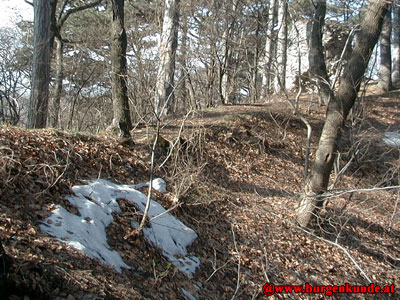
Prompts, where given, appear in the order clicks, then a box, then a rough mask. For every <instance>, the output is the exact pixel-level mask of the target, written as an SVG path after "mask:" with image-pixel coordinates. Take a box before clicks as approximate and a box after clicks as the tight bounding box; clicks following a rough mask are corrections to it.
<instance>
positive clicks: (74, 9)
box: [57, 0, 103, 28]
mask: <svg viewBox="0 0 400 300" xmlns="http://www.w3.org/2000/svg"><path fill="white" fill-rule="evenodd" d="M102 1H103V0H96V1H94V2H92V3H88V4H85V5H82V6H78V7H74V8H71V9H69V10H67V11H66V13H65V15H63V16H62V17H61V19H59V20H58V23H57V26H59V28H61V27H62V26H63V24H64V23H65V21H66V20H67V19H68V18H69V16H70V15H71V14H74V13H76V12H78V11H82V10H85V9H88V8H92V7H96V6H97V5H99V4H100V3H101V2H102Z"/></svg>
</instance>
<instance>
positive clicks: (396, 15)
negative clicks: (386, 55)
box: [392, 0, 400, 88]
mask: <svg viewBox="0 0 400 300" xmlns="http://www.w3.org/2000/svg"><path fill="white" fill-rule="evenodd" d="M394 3H395V4H394V5H393V22H392V24H393V48H392V49H393V73H392V85H393V86H394V87H396V88H398V87H400V0H395V1H394Z"/></svg>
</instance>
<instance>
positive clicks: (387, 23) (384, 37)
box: [379, 9, 392, 92]
mask: <svg viewBox="0 0 400 300" xmlns="http://www.w3.org/2000/svg"><path fill="white" fill-rule="evenodd" d="M391 19H392V18H391V11H390V9H389V10H388V11H387V13H386V15H385V20H384V22H383V27H382V32H381V36H380V44H381V47H380V50H381V64H380V70H379V86H380V87H381V88H382V89H383V90H384V91H386V92H388V91H390V90H391V89H392V52H391V49H390V46H391V37H390V36H391V34H392V20H391Z"/></svg>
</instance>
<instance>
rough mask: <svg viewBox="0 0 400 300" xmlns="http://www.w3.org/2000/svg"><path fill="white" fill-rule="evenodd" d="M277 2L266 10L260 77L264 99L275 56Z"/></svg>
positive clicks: (276, 0) (268, 88)
mask: <svg viewBox="0 0 400 300" xmlns="http://www.w3.org/2000/svg"><path fill="white" fill-rule="evenodd" d="M277 7H278V0H273V2H272V3H271V4H270V7H269V10H268V29H267V38H266V40H265V54H264V71H263V77H262V96H263V98H266V97H267V95H268V93H269V90H270V88H271V87H270V84H271V65H272V62H273V61H274V59H275V57H276V56H275V54H276V51H275V49H276V30H275V24H276V22H277V19H278V14H277Z"/></svg>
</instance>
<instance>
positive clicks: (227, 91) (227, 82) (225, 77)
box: [219, 0, 239, 104]
mask: <svg viewBox="0 0 400 300" xmlns="http://www.w3.org/2000/svg"><path fill="white" fill-rule="evenodd" d="M238 4H239V1H238V0H233V1H232V2H229V1H228V2H227V3H226V5H227V12H226V18H225V31H224V36H223V39H224V50H223V51H224V59H223V62H222V66H220V70H219V75H220V76H219V78H220V81H219V93H220V97H221V102H222V104H229V103H233V98H234V91H233V78H232V77H233V74H232V73H233V67H232V63H233V61H232V56H233V39H234V27H235V24H236V13H237V9H238Z"/></svg>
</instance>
